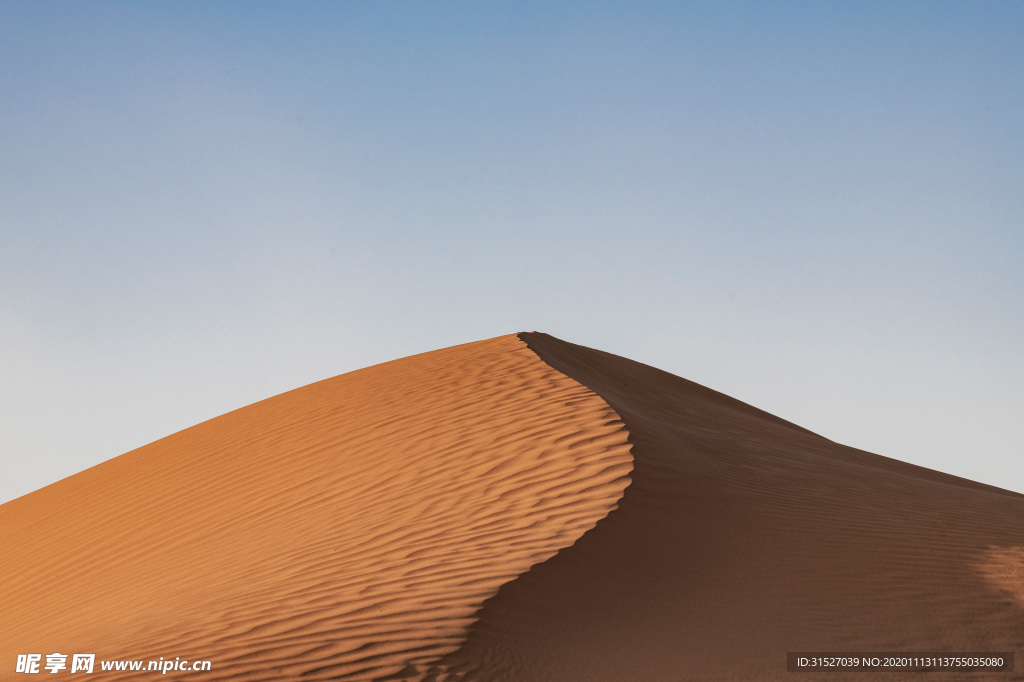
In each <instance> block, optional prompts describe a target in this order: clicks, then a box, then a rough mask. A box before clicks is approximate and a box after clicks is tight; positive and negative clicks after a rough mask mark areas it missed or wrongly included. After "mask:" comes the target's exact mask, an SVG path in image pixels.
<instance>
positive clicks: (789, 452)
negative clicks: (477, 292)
mask: <svg viewBox="0 0 1024 682" xmlns="http://www.w3.org/2000/svg"><path fill="white" fill-rule="evenodd" d="M0 547H2V553H0V615H2V620H0V679H32V678H31V677H28V676H24V675H15V674H13V670H14V659H15V657H16V654H18V653H27V652H38V653H43V654H46V653H51V652H63V653H70V652H95V653H96V654H97V657H98V658H100V659H146V660H149V659H154V658H157V657H160V656H163V657H175V656H178V657H182V658H189V659H209V660H211V661H212V662H213V666H214V667H213V670H212V671H210V672H204V673H192V674H179V675H175V674H173V673H172V674H169V675H167V676H166V677H165V678H164V679H193V680H328V679H336V680H436V681H438V682H440V681H444V680H465V681H467V682H469V681H482V682H490V681H507V682H530V681H534V680H536V681H542V680H543V681H551V682H567V681H579V682H603V681H622V682H631V681H638V680H645V681H647V680H651V681H661V680H665V681H677V680H775V679H778V680H782V679H786V680H793V679H807V680H811V679H850V680H859V681H865V680H868V679H886V680H897V679H911V678H912V679H920V674H913V673H906V674H880V675H873V674H869V673H845V674H831V675H822V674H817V673H790V672H787V671H786V652H787V651H815V650H817V651H1014V652H1016V654H1017V657H1018V659H1021V660H1018V663H1017V666H1016V669H1017V670H1018V671H1019V670H1021V669H1024V657H1022V651H1024V496H1022V495H1018V494H1016V493H1012V492H1008V491H1004V490H1000V489H998V488H993V487H990V486H985V485H982V484H978V483H974V482H971V481H967V480H964V479H960V478H956V477H953V476H949V475H946V474H942V473H939V472H935V471H931V470H928V469H923V468H920V467H916V466H912V465H909V464H905V463H901V462H898V461H896V460H892V459H888V458H885V457H881V456H878V455H873V454H870V453H867V452H863V451H860V450H856V449H853V448H849V447H845V446H842V445H838V444H836V443H833V442H831V441H829V440H827V439H825V438H822V437H821V436H818V435H815V434H813V433H811V432H809V431H807V430H805V429H802V428H800V427H798V426H795V425H793V424H790V423H789V422H786V421H784V420H782V419H779V418H777V417H774V416H772V415H769V414H767V413H765V412H762V411H760V410H757V409H756V408H753V407H751V406H749V405H746V404H744V403H741V402H739V401H737V400H734V399H732V398H729V397H727V396H724V395H722V394H720V393H717V392H715V391H712V390H710V389H707V388H704V387H702V386H699V385H697V384H694V383H692V382H689V381H686V380H684V379H681V378H679V377H675V376H672V375H670V374H667V373H665V372H662V371H660V370H657V369H654V368H651V367H648V366H646V365H642V364H640V363H636V362H633V361H631V360H627V359H625V358H621V357H618V356H614V355H610V354H607V353H603V352H601V351H596V350H592V349H589V348H585V347H582V346H576V345H573V344H569V343H566V342H563V341H560V340H558V339H555V338H553V337H551V336H547V335H545V334H538V333H524V334H520V335H511V336H504V337H498V338H495V339H490V340H487V341H480V342H476V343H470V344H465V345H462V346H455V347H452V348H447V349H444V350H439V351H434V352H431V353H424V354H422V355H417V356H413V357H409V358H404V359H401V360H396V361H393V362H389V363H385V364H383V365H378V366H375V367H370V368H367V369H363V370H359V371H356V372H352V373H349V374H345V375H342V376H339V377H335V378H332V379H328V380H326V381H322V382H319V383H316V384H312V385H310V386H306V387H303V388H300V389H297V390H295V391H291V392H288V393H284V394H282V395H279V396H276V397H274V398H271V399H268V400H265V401H262V402H260V403H256V404H254V405H250V406H248V407H245V408H242V409H240V410H237V411H235V412H232V413H229V414H226V415H223V416H221V417H218V418H216V419H212V420H210V421H208V422H204V423H202V424H199V425H197V426H195V427H192V428H190V429H186V430H185V431H182V432H179V433H177V434H174V435H172V436H169V437H167V438H164V439H162V440H160V441H157V442H155V443H152V444H150V445H148V446H145V447H143V448H140V449H138V450H135V451H133V452H130V453H128V454H125V455H122V456H120V457H116V458H114V459H112V460H109V461H107V462H105V463H103V464H101V465H99V466H96V467H93V468H92V469H89V470H87V471H84V472H82V473H80V474H77V475H75V476H72V477H69V478H67V479H64V480H63V481H60V482H58V483H56V484H54V485H51V486H48V487H46V488H43V489H41V490H38V491H36V492H34V493H32V494H30V495H26V496H24V497H22V498H19V499H17V500H14V501H12V502H9V503H7V504H4V505H2V506H0ZM43 674H44V675H47V673H46V672H45V671H43ZM64 674H68V673H67V672H66V671H65V672H64ZM95 674H96V675H97V676H99V677H101V678H106V677H109V678H111V679H114V678H116V679H154V675H155V674H156V673H152V672H142V673H135V674H132V673H102V672H96V673H95ZM926 676H927V677H928V679H929V680H936V681H938V680H950V679H965V675H964V674H963V673H953V674H947V673H927V675H926ZM968 677H969V679H1024V674H1021V673H1020V672H1015V673H994V674H993V673H990V674H987V675H986V674H981V675H977V674H974V675H970V676H968ZM47 679H50V676H49V675H47ZM53 679H56V678H53ZM73 679H74V678H73Z"/></svg>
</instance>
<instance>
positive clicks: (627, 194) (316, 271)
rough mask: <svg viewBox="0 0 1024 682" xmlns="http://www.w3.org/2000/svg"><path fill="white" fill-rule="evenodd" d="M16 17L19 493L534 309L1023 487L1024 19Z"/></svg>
mask: <svg viewBox="0 0 1024 682" xmlns="http://www.w3.org/2000/svg"><path fill="white" fill-rule="evenodd" d="M768 5H769V3H759V2H749V3H742V2H735V3H721V2H714V3H713V2H707V3H667V2H666V3H659V2H646V3H645V2H637V3H593V2H588V3H582V2H579V3H576V2H572V3H567V2H561V3H560V2H545V3H540V2H538V3H529V2H514V3H513V2H501V3H498V2H404V1H402V2H398V1H395V2H391V1H381V2H344V3H340V2H330V3H329V2H302V3H293V2H287V3H286V2H279V3H267V2H213V3H210V2H195V3H188V2H176V3H162V4H158V3H120V2H89V3H86V2H63V3H13V2H5V3H0V97H2V106H0V378H2V380H0V501H3V500H8V499H12V498H14V497H17V496H19V495H22V494H25V493H27V492H30V491H31V490H34V489H36V488H38V487H41V486H43V485H46V484H48V483H51V482H53V481H55V480H58V479H59V478H62V477H64V476H67V475H70V474H72V473H75V472H76V471H79V470H81V469H84V468H87V467H89V466H91V465H93V464H96V463H98V462H100V461H103V460H105V459H109V458H110V457H113V456H116V455H118V454H121V453H123V452H126V451H128V450H131V449H133V448H135V447H138V446H141V445H143V444H145V443H148V442H150V441H153V440H156V439H158V438H160V437H163V436H165V435H168V434H170V433H173V432H175V431H177V430H180V429H182V428H186V427H188V426H191V425H192V424H195V423H198V422H200V421H203V420H205V419H208V418H211V417H214V416H216V415H218V414H221V413H224V412H227V411H230V410H232V409H235V408H238V407H241V406H243V405H245V404H249V403H252V402H255V401H257V400H260V399H262V398H265V397H269V396H271V395H274V394H277V393H280V392H282V391H285V390H289V389H291V388H295V387H298V386H301V385H304V384H307V383H310V382H313V381H316V380H319V379H323V378H326V377H329V376H334V375H336V374H340V373H342V372H346V371H349V370H353V369H357V368H359V367H363V366H366V365H370V364H375V363H378V362H384V361H387V360H391V359H394V358H397V357H402V356H405V355H410V354H414V353H418V352H423V351H427V350H432V349H435V348H440V347H445V346H449V345H453V344H457V343H463V342H467V341H473V340H478V339H483V338H489V337H492V336H497V335H500V334H506V333H512V332H516V331H522V330H535V329H536V330H540V331H546V332H549V333H551V334H554V335H556V336H559V337H561V338H564V339H566V340H569V341H573V342H576V343H582V344H584V345H588V346H592V347H596V348H600V349H603V350H608V351H611V352H614V353H618V354H621V355H625V356H627V357H630V358H633V359H635V360H639V361H642V362H646V363H648V364H653V365H655V366H658V367H661V368H663V369H666V370H668V371H671V372H673V373H675V374H679V375H681V376H684V377H687V378H689V379H692V380H695V381H698V382H700V383H703V384H705V385H707V386H710V387H711V388H714V389H716V390H720V391H723V392H725V393H728V394H730V395H732V396H734V397H737V398H739V399H741V400H745V401H747V402H750V403H752V404H754V405H756V406H758V407H761V408H763V409H766V410H768V411H770V412H773V413H775V414H777V415H779V416H781V417H783V418H785V419H789V420H791V421H794V422H796V423H798V424H801V425H802V426H805V427H807V428H809V429H811V430H813V431H816V432H818V433H821V434H822V435H824V436H827V437H829V438H832V439H833V440H837V441H839V442H842V443H846V444H848V445H853V446H855V447H860V448H863V449H867V450H871V451H874V452H878V453H880V454H884V455H887V456H891V457H896V458H898V459H903V460H906V461H911V462H915V463H918V464H922V465H924V466H929V467H932V468H936V469H940V470H943V471H948V472H950V473H955V474H958V475H961V476H966V477H968V478H972V479H975V480H980V481H984V482H988V483H993V484H996V485H1001V486H1003V487H1007V488H1011V489H1014V490H1017V491H1022V492H1024V467H1021V466H1020V464H1019V463H1020V458H1021V455H1024V452H1022V448H1021V445H1020V439H1019V436H1018V433H1017V431H1018V428H1017V427H1018V424H1019V422H1020V415H1021V414H1024V350H1022V348H1024V344H1022V343H1021V341H1020V339H1021V338H1022V337H1024V315H1022V311H1024V268H1022V267H1021V265H1020V264H1021V263H1022V262H1024V192H1022V191H1021V188H1022V187H1024V126H1022V125H1021V123H1020V122H1021V121H1024V86H1022V83H1024V40H1021V36H1022V30H1024V5H1022V4H1021V3H1018V2H980V3H943V2H904V3H891V2H888V3H823V2H807V3H785V2H783V3H772V5H773V6H772V7H768Z"/></svg>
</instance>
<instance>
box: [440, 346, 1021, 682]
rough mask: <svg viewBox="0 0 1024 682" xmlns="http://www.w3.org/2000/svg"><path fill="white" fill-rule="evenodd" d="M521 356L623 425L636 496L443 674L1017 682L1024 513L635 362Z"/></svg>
mask: <svg viewBox="0 0 1024 682" xmlns="http://www.w3.org/2000/svg"><path fill="white" fill-rule="evenodd" d="M520 336H521V338H523V339H524V340H525V341H526V342H527V343H528V345H529V346H530V348H531V349H532V350H534V351H535V352H537V353H538V354H539V356H540V357H541V358H542V359H543V360H544V361H545V362H547V363H548V364H550V365H551V366H552V367H554V368H555V369H557V370H559V371H560V372H563V373H564V374H566V375H567V376H569V377H571V378H573V379H575V380H577V381H579V382H580V383H582V384H583V385H585V386H587V387H588V388H590V389H591V390H593V391H594V392H595V393H597V394H598V395H600V396H601V397H602V398H604V399H605V400H607V402H608V403H609V404H610V405H611V407H612V408H614V410H615V411H616V412H617V413H618V414H619V415H620V416H621V418H622V419H623V421H624V422H625V424H626V427H627V429H628V430H629V434H630V435H629V438H630V441H631V443H632V444H633V450H632V452H633V457H634V468H633V472H632V474H631V478H632V483H631V484H630V486H629V487H628V488H627V489H626V491H625V494H624V496H623V498H622V500H620V502H619V505H618V508H617V509H616V510H615V511H613V512H612V513H611V514H609V515H608V516H607V517H606V518H605V519H603V520H602V521H601V522H600V523H598V524H597V525H596V527H595V528H594V529H593V530H591V531H590V532H588V533H587V534H586V535H584V536H582V537H581V538H580V540H579V541H578V542H577V543H576V544H574V545H573V546H571V547H568V548H566V549H563V550H561V551H560V552H559V553H558V554H557V555H556V556H554V557H552V558H551V559H549V560H548V561H546V562H544V563H542V564H539V565H536V566H534V567H533V568H532V569H531V570H530V571H528V572H527V573H526V574H524V575H523V576H521V577H519V578H518V579H516V580H515V581H513V582H511V583H508V584H506V585H504V586H503V587H502V588H501V589H500V590H499V592H498V594H497V596H495V597H494V598H492V599H490V600H488V601H487V602H486V604H485V606H484V609H483V610H482V612H481V613H480V614H479V621H478V622H477V623H476V624H475V625H474V626H473V627H472V629H471V635H470V638H469V640H468V642H467V643H466V644H465V645H464V646H463V647H462V648H461V649H460V650H459V651H458V652H456V653H455V654H452V655H450V656H449V657H448V659H447V660H446V662H445V663H446V665H448V666H450V667H451V668H452V669H454V670H459V671H462V672H463V673H465V674H466V679H472V680H486V681H493V680H503V681H524V680H550V681H557V682H568V681H576V680H578V681H580V682H595V681H606V680H607V681H610V680H621V681H623V682H626V681H635V680H673V681H675V680H728V679H743V680H773V679H780V680H781V679H787V680H788V679H797V678H799V679H851V680H861V681H863V680H865V679H875V678H879V679H902V678H910V677H913V678H914V679H918V677H917V675H919V674H917V675H915V674H914V673H904V674H902V675H901V674H882V675H877V676H872V675H871V674H867V673H845V674H839V675H829V676H827V677H826V676H824V675H821V674H817V673H787V672H786V652H787V651H905V652H913V651H917V652H921V651H1015V652H1016V655H1017V665H1016V670H1018V671H1020V670H1022V669H1024V660H1022V655H1021V652H1022V645H1024V497H1022V496H1020V495H1018V494H1015V493H1011V492H1007V491H1004V490H1000V489H997V488H992V487H988V486H985V485H981V484H978V483H974V482H971V481H967V480H964V479H959V478H956V477H953V476H948V475H945V474H941V473H938V472H935V471H931V470H927V469H923V468H920V467H915V466H912V465H908V464H905V463H901V462H898V461H895V460H891V459H887V458H885V457H881V456H878V455H872V454H869V453H866V452H863V451H860V450H855V449H852V448H849V447H844V446H842V445H838V444H836V443H833V442H831V441H829V440H827V439H825V438H822V437H820V436H817V435H815V434H813V433H810V432H808V431H806V430H804V429H801V428H799V427H797V426H794V425H793V424H789V423H787V422H785V421H782V420H780V419H778V418H776V417H773V416H771V415H768V414H766V413H764V412H761V411H760V410H757V409H754V408H752V407H750V406H748V405H745V404H743V403H740V402H739V401H736V400H733V399H731V398H728V397H726V396H724V395H722V394H719V393H716V392H714V391H711V390H709V389H706V388H704V387H701V386H698V385H696V384H694V383H692V382H689V381H686V380H683V379H680V378H678V377H675V376H672V375H670V374H667V373H665V372H662V371H659V370H657V369H653V368H651V367H648V366H645V365H641V364H639V363H636V362H633V361H631V360H627V359H624V358H621V357H617V356H613V355H610V354H607V353H603V352H600V351H595V350H591V349H588V348H584V347H581V346H575V345H573V344H569V343H566V342H563V341H559V340H558V339H555V338H553V337H550V336H547V335H545V334H537V333H530V334H521V335H520ZM964 677H965V675H964V674H963V673H957V674H952V675H951V674H948V673H928V679H934V680H941V679H963V678H964ZM966 677H970V678H971V679H1021V677H1022V675H1021V673H1020V672H1017V673H987V674H980V675H978V674H972V675H968V676H966Z"/></svg>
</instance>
